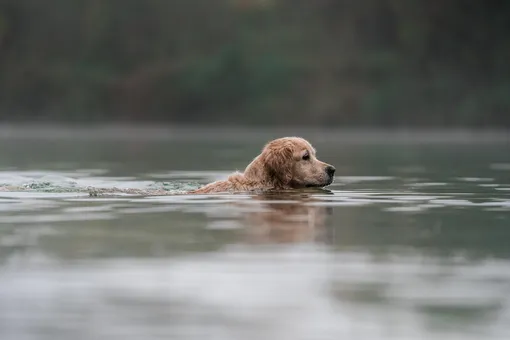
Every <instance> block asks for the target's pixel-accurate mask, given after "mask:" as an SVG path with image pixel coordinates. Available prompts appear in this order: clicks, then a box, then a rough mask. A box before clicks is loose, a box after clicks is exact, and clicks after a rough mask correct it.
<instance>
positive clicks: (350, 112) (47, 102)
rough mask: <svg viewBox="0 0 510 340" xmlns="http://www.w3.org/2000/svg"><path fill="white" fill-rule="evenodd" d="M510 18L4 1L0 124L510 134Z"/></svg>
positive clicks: (160, 0)
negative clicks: (502, 130) (439, 129)
mask: <svg viewBox="0 0 510 340" xmlns="http://www.w3.org/2000/svg"><path fill="white" fill-rule="evenodd" d="M509 33H510V2H507V1H504V0H499V1H496V0H495V1H477V0H462V1H461V0H447V1H440V0H428V1H425V0H363V1H349V0H313V1H310V0H168V1H165V0H144V1H142V0H72V1H70V0H45V1H39V0H0V120H3V121H22V120H30V121H33V120H58V121H68V122H88V121H148V122H151V121H164V122H177V123H216V124H224V123H225V122H229V123H231V124H283V123H285V124H288V122H289V121H292V122H293V123H294V124H296V125H297V124H307V125H310V124H312V125H332V124H333V125H349V126H360V125H364V126H367V125H368V126H446V127H448V126H476V127H483V126H507V127H508V126H510V112H509V111H510V62H509V61H510V39H508V34H509Z"/></svg>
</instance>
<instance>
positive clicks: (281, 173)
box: [262, 144, 293, 187]
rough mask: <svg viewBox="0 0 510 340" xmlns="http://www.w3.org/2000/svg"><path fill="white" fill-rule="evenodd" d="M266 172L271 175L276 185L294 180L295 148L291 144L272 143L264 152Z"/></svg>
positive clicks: (284, 184)
mask: <svg viewBox="0 0 510 340" xmlns="http://www.w3.org/2000/svg"><path fill="white" fill-rule="evenodd" d="M263 156H264V158H263V159H262V162H263V164H264V167H265V170H266V173H267V174H268V175H269V176H270V179H271V181H272V182H273V183H274V184H275V187H282V186H286V185H287V184H289V183H290V181H291V180H292V164H293V163H292V157H293V149H292V146H291V145H289V144H286V145H285V144H284V145H271V144H269V145H268V146H267V147H266V150H265V152H264V153H263Z"/></svg>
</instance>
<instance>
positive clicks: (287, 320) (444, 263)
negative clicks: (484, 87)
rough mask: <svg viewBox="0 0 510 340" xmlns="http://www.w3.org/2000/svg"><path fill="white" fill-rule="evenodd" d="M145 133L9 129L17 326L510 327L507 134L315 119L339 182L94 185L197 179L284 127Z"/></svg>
mask: <svg viewBox="0 0 510 340" xmlns="http://www.w3.org/2000/svg"><path fill="white" fill-rule="evenodd" d="M130 136H132V137H129V136H123V137H122V138H104V136H96V135H94V134H92V133H91V134H90V136H87V135H86V134H85V135H83V134H82V135H77V136H76V138H73V136H72V133H71V134H69V135H65V136H61V135H53V134H51V133H47V134H44V133H40V134H39V135H37V136H36V137H37V138H35V137H34V138H30V134H27V136H25V137H23V138H21V137H19V136H17V135H16V136H13V137H12V138H11V137H9V136H6V135H4V136H3V138H2V140H1V144H0V339H2V340H10V339H16V340H22V339H51V340H56V339H70V338H72V339H101V338H108V339H222V340H223V339H226V340H228V339H232V340H238V339H278V340H281V339H298V340H299V339H509V338H510V148H509V144H508V143H507V142H504V141H500V142H492V143H491V142H487V141H485V142H483V143H482V142H477V141H476V140H475V141H473V142H466V141H463V142H462V143H446V142H445V143H440V142H436V143H433V142H430V141H429V142H428V143H419V142H417V141H416V140H413V139H412V138H411V139H409V141H408V142H406V141H405V140H403V141H402V140H399V141H394V142H391V141H390V142H388V141H387V140H384V139H383V140H379V141H378V140H377V138H374V140H371V141H366V140H364V139H363V138H358V139H354V140H352V141H351V142H349V141H346V140H345V139H343V138H342V137H341V136H335V134H334V133H329V134H328V137H325V136H323V135H322V134H320V133H314V134H310V135H307V134H303V137H306V138H309V139H310V141H311V142H312V143H313V144H314V146H315V147H316V148H317V150H318V156H319V158H320V159H321V160H324V161H326V162H329V163H331V164H334V165H335V166H336V168H337V174H338V175H337V177H336V181H335V183H334V184H333V185H332V186H330V187H329V190H330V191H320V190H315V191H301V192H295V193H292V194H290V193H289V194H286V195H283V194H280V195H275V194H273V195H245V194H239V195H212V196H159V197H158V196H156V197H139V196H126V195H114V196H103V197H89V196H88V194H87V193H86V192H85V191H86V188H87V187H89V186H91V187H95V188H113V187H119V188H140V189H153V188H165V189H167V190H174V189H175V190H181V189H191V188H195V187H197V186H198V185H199V184H201V183H206V182H209V181H212V180H215V179H219V178H223V177H225V176H226V175H227V174H229V173H230V172H232V171H233V170H236V169H243V168H244V167H245V166H246V164H248V162H249V161H250V160H251V159H252V158H253V157H254V156H256V155H257V153H258V151H259V150H260V148H261V147H262V145H263V144H264V142H265V141H266V140H267V139H269V138H271V137H280V135H271V134H270V133H260V134H257V133H252V134H251V135H250V136H249V138H248V137H246V136H244V137H243V138H241V137H242V134H235V133H232V134H231V135H229V136H226V135H225V134H219V135H215V134H214V133H210V134H208V135H206V136H204V135H202V134H200V135H199V136H195V137H196V138H194V137H193V136H191V135H189V134H186V133H184V134H177V135H175V136H173V135H172V136H167V137H163V138H150V137H151V136H147V138H144V137H143V136H140V135H139V134H136V131H134V132H133V134H132V135H130ZM152 137H154V136H152ZM198 137H200V138H198ZM13 188H14V189H13ZM15 188H21V189H15ZM2 190H3V191H2Z"/></svg>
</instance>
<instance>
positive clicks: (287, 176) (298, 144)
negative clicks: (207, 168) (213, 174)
mask: <svg viewBox="0 0 510 340" xmlns="http://www.w3.org/2000/svg"><path fill="white" fill-rule="evenodd" d="M334 172H335V168H334V167H333V166H331V165H329V164H327V163H324V162H321V161H319V160H318V159H317V158H316V156H315V149H314V148H313V147H312V145H311V144H310V143H309V142H308V141H306V140H305V139H303V138H299V137H284V138H279V139H275V140H273V141H271V142H269V143H267V144H266V146H265V147H264V149H262V153H261V154H260V155H258V156H257V157H256V158H255V159H254V160H253V161H252V162H251V163H250V164H249V165H248V166H247V167H246V169H245V171H244V173H235V174H232V175H230V176H229V177H228V179H226V180H223V181H217V182H213V183H210V184H208V185H206V186H204V187H202V188H199V189H197V190H194V191H191V192H190V193H191V194H208V193H217V192H243V191H244V192H245V191H254V190H286V189H297V188H305V187H324V186H327V185H330V184H331V183H332V182H333V174H334Z"/></svg>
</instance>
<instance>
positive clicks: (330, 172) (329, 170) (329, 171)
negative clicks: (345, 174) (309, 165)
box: [326, 165, 336, 176]
mask: <svg viewBox="0 0 510 340" xmlns="http://www.w3.org/2000/svg"><path fill="white" fill-rule="evenodd" d="M335 170H336V169H335V167H334V166H332V165H328V166H327V167H326V173H327V174H328V175H329V176H333V175H334V174H335Z"/></svg>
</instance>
